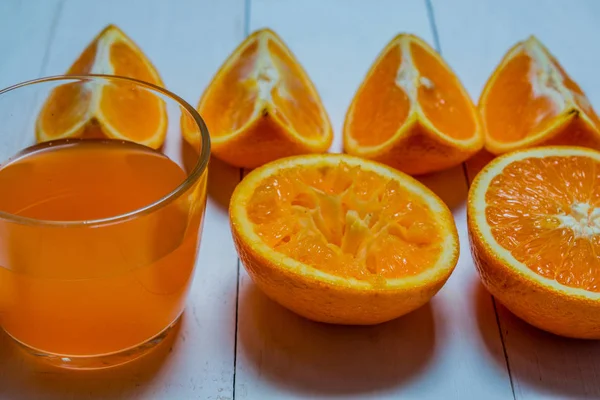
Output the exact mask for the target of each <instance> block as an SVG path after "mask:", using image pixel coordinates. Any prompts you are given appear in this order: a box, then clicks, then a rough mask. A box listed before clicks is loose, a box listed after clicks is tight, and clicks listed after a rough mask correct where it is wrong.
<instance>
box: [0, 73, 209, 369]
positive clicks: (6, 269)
mask: <svg viewBox="0 0 600 400" xmlns="http://www.w3.org/2000/svg"><path fill="white" fill-rule="evenodd" d="M107 89H108V90H112V91H113V94H115V93H117V94H118V96H117V97H116V99H117V100H118V101H116V103H119V102H120V101H121V100H123V101H126V102H129V103H122V104H121V103H119V104H116V105H115V106H120V107H122V106H123V104H129V106H128V107H130V109H127V111H126V113H131V115H132V118H133V117H134V116H135V117H136V118H139V116H140V115H142V116H145V115H149V114H144V113H145V112H148V113H151V112H155V111H153V110H145V109H144V107H145V106H144V104H147V103H148V102H147V101H146V102H144V101H141V100H140V102H139V104H137V103H136V99H145V100H148V99H149V98H152V99H156V101H154V102H150V103H153V104H154V105H155V106H156V104H160V105H161V106H162V110H163V111H164V112H165V114H164V115H165V116H166V120H163V121H165V122H166V137H165V138H164V142H163V143H162V145H161V146H160V147H159V148H158V149H151V148H149V147H146V146H143V145H140V144H135V143H133V142H131V141H128V140H124V139H123V138H118V139H116V138H114V135H112V136H111V135H106V134H103V132H105V131H104V130H103V129H102V128H103V126H102V121H100V120H99V118H97V117H96V113H95V111H94V107H97V105H95V103H94V101H88V100H89V99H94V98H95V97H94V96H96V94H97V93H99V91H101V90H107ZM60 91H68V92H71V93H72V92H73V91H75V92H77V93H85V94H86V96H87V97H86V98H87V100H85V99H84V98H82V100H81V104H80V105H78V107H79V106H80V108H81V109H82V110H83V111H82V112H81V115H82V116H85V118H88V119H89V121H88V122H86V123H85V124H83V125H82V128H81V129H79V130H78V131H77V132H75V133H73V132H71V133H69V134H68V135H67V136H68V138H62V139H58V140H50V141H48V140H45V139H44V138H43V137H40V135H39V132H38V131H37V130H38V129H39V126H38V125H39V117H40V115H41V114H40V112H41V110H42V109H45V108H44V107H49V108H47V109H50V110H56V115H55V114H54V112H51V113H50V116H49V117H47V119H48V118H49V119H48V120H51V119H52V118H55V119H56V120H55V121H52V122H51V124H52V125H53V126H58V127H60V126H61V124H62V122H61V118H63V117H61V112H62V111H61V110H62V109H63V108H64V107H66V105H65V104H63V103H61V100H60V97H57V96H53V94H55V93H58V92H60ZM84 100H85V101H84ZM53 102H54V103H53ZM71 106H72V104H71ZM109 106H110V105H109ZM82 118H83V117H82ZM144 120H147V118H146V117H144V118H143V119H142V120H141V121H139V123H143V122H144ZM0 121H1V125H0V199H4V201H3V200H0V325H1V326H2V328H3V329H4V331H5V332H6V333H7V334H8V335H9V336H10V337H11V338H12V339H14V341H15V342H16V343H18V344H19V345H20V346H21V347H22V348H23V349H25V350H26V351H27V352H29V353H31V354H33V355H34V356H37V357H41V358H43V359H44V360H45V361H46V362H49V363H51V364H53V365H56V366H60V367H64V368H72V369H97V368H105V367H110V366H114V365H118V364H122V363H125V362H128V361H131V360H133V359H135V358H137V357H139V356H141V355H143V354H145V353H146V352H148V351H149V350H151V349H152V348H153V347H154V346H156V345H157V344H158V343H160V342H161V341H162V340H163V339H164V338H165V337H166V335H167V334H168V332H169V330H170V329H171V328H172V327H173V326H174V325H175V323H176V322H177V321H178V319H179V318H180V316H181V314H182V312H183V310H184V306H185V302H186V297H187V294H188V291H189V289H190V284H191V282H192V277H193V274H194V268H195V263H196V257H197V251H198V247H199V241H200V236H201V232H202V224H203V214H204V209H205V204H206V182H207V166H208V160H209V154H210V140H209V135H208V131H207V129H206V126H205V124H204V122H203V121H202V118H201V117H200V115H198V113H197V112H196V110H195V109H194V108H193V107H192V106H190V105H189V104H187V103H186V102H185V101H184V100H182V99H181V98H179V97H178V96H176V95H174V94H173V93H170V92H169V91H167V90H165V89H162V88H160V87H157V86H154V85H151V84H148V83H144V82H141V81H137V80H134V79H129V78H122V77H115V76H103V75H89V76H58V77H49V78H43V79H39V80H34V81H29V82H24V83H21V84H18V85H15V86H12V87H9V88H7V89H4V90H0ZM125 122H127V121H125ZM129 122H130V123H131V122H132V121H129ZM136 123H138V122H136ZM62 125H64V124H62ZM134 126H135V125H134ZM182 128H185V129H186V130H187V133H188V134H187V136H186V137H195V138H197V140H192V141H191V142H193V143H194V144H189V143H188V142H187V141H185V140H184V139H183V136H182ZM57 129H58V128H57ZM54 134H55V136H56V137H60V136H61V134H60V132H58V133H57V132H54ZM111 137H112V138H111ZM59 152H60V153H59ZM21 178H22V179H21ZM109 178H110V179H109ZM159 183H160V184H159ZM61 185H62V186H61ZM161 185H162V186H161ZM169 185H171V186H169ZM165 188H167V189H165ZM161 190H163V192H164V193H163V192H161ZM152 196H154V197H152ZM67 200H68V201H67ZM136 202H137V203H136ZM111 207H112V208H111ZM127 207H129V208H127ZM113 209H120V210H122V211H120V212H118V213H114V215H113V214H111V211H110V210H113Z"/></svg>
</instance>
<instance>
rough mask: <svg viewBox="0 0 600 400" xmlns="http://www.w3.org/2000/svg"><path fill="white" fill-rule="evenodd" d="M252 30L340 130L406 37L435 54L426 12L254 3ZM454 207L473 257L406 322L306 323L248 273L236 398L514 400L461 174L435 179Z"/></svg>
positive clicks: (413, 6)
mask: <svg viewBox="0 0 600 400" xmlns="http://www.w3.org/2000/svg"><path fill="white" fill-rule="evenodd" d="M250 27H251V29H252V30H254V29H258V28H261V27H271V28H272V29H274V30H275V31H276V32H278V33H279V34H280V35H281V36H282V38H283V39H284V41H286V43H287V44H288V45H289V46H290V47H291V49H292V51H293V52H294V53H295V54H296V55H297V57H298V59H299V60H300V61H301V62H302V64H303V65H304V67H305V68H306V70H307V72H308V74H309V75H310V76H311V77H312V79H313V81H314V82H315V85H316V86H317V89H318V90H319V92H320V94H321V96H322V98H323V101H324V104H325V107H326V108H327V110H328V112H329V115H330V117H331V120H332V123H333V125H334V129H335V131H336V140H335V143H334V145H333V147H332V149H331V150H332V151H334V152H338V151H340V150H341V137H340V135H341V133H340V132H341V126H342V123H343V119H344V115H345V112H346V109H347V107H348V105H349V104H350V101H351V99H352V96H353V94H354V91H355V90H356V89H357V87H358V85H359V83H360V81H361V80H362V79H363V77H364V75H365V74H366V72H367V70H368V68H369V66H370V64H371V63H372V62H373V60H374V59H375V57H376V55H377V54H378V53H379V52H380V51H381V49H383V47H384V46H385V44H386V43H387V42H388V41H389V40H390V39H391V38H392V37H393V36H394V35H395V34H397V33H399V31H400V30H403V31H408V32H413V33H416V34H417V35H419V36H421V37H423V38H424V39H425V40H427V41H428V42H430V43H433V35H432V31H431V29H430V21H429V20H428V17H427V12H426V7H425V3H424V2H422V1H416V0H415V1H403V2H398V1H393V0H386V1H383V0H382V1H377V2H362V1H358V0H352V1H344V2H343V6H340V3H336V2H333V1H330V2H323V1H319V0H309V1H303V2H294V1H292V0H286V1H283V0H279V1H273V0H252V7H251V19H250ZM424 180H425V181H426V183H427V184H429V185H430V186H431V187H432V188H433V189H434V190H436V191H437V192H438V193H439V194H440V195H441V196H442V197H443V198H444V199H445V200H446V201H447V202H448V203H449V204H450V206H451V207H452V209H453V210H454V215H455V218H456V221H457V225H458V227H459V230H460V232H461V236H460V240H461V243H462V246H463V249H462V252H461V258H460V261H459V265H458V266H457V269H456V271H455V273H454V274H453V276H452V277H451V278H450V280H449V281H448V283H447V284H446V285H445V286H444V288H443V289H442V290H441V291H440V293H439V294H438V295H437V296H436V297H435V298H434V299H433V301H432V302H431V303H430V304H429V305H427V306H424V307H422V308H421V309H419V310H417V311H415V312H414V313H412V314H410V315H407V316H405V317H403V318H400V319H398V320H396V321H393V322H390V323H387V324H382V325H380V326H374V327H340V326H329V325H324V324H317V323H312V322H310V321H307V320H305V319H303V318H300V317H298V316H296V315H294V314H292V313H291V312H288V311H287V310H285V309H283V308H281V307H279V306H278V305H276V304H274V303H273V302H271V301H270V300H268V299H267V298H266V297H265V296H264V295H262V293H260V292H259V291H258V289H256V288H255V286H254V285H253V284H252V282H251V280H250V278H249V277H248V275H247V274H246V273H245V272H244V271H242V273H241V282H240V299H239V313H238V315H239V323H238V338H237V362H236V365H237V368H236V385H235V389H236V397H237V398H240V399H255V398H259V399H270V398H274V399H275V398H276V399H281V398H306V397H311V398H322V397H327V396H332V397H333V396H339V397H343V398H350V397H360V398H368V397H373V398H398V397H408V398H432V399H438V398H486V399H489V398H507V397H512V395H511V389H510V383H509V380H508V375H507V373H506V369H505V366H504V365H503V364H502V363H500V362H497V361H496V359H499V360H500V359H503V351H502V347H501V343H500V340H499V335H498V330H497V327H496V325H495V316H494V312H493V309H492V305H491V301H490V298H489V297H486V296H481V293H480V292H479V291H478V286H477V278H476V276H475V271H474V270H473V268H472V265H471V259H470V256H469V254H468V250H467V246H466V243H467V238H466V229H465V212H464V200H465V196H466V183H465V180H464V176H463V173H462V169H461V168H460V167H459V168H454V169H452V170H449V171H444V172H443V173H440V174H435V175H433V176H429V177H427V178H425V179H424Z"/></svg>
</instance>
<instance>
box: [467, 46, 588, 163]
mask: <svg viewBox="0 0 600 400" xmlns="http://www.w3.org/2000/svg"><path fill="white" fill-rule="evenodd" d="M479 110H480V113H481V115H482V119H483V125H484V131H485V136H486V138H485V141H486V143H485V147H486V149H487V150H488V151H489V152H491V153H493V154H502V153H506V152H509V151H513V150H516V149H521V148H525V147H532V146H540V145H549V144H553V145H579V146H587V147H593V148H596V149H600V131H599V130H598V127H599V125H600V121H599V120H598V116H597V115H596V113H595V112H594V110H593V109H592V106H591V105H590V102H589V101H588V99H587V97H586V96H585V94H584V93H583V91H582V90H581V88H580V87H579V86H578V85H577V83H575V82H574V81H573V80H572V79H571V78H570V77H569V75H567V73H566V72H565V70H564V69H563V67H562V66H561V65H560V64H559V63H558V61H557V60H556V58H554V56H552V54H550V52H549V51H548V49H546V47H544V45H542V43H540V41H539V40H537V39H536V38H535V37H534V36H531V37H530V38H529V39H527V40H525V41H523V42H519V43H517V44H516V45H515V46H514V47H513V48H511V49H510V50H509V51H508V53H507V54H506V55H505V56H504V58H503V59H502V61H501V62H500V65H498V67H497V68H496V70H495V71H494V73H493V74H492V76H491V77H490V78H489V80H488V82H487V83H486V85H485V88H484V89H483V92H482V94H481V98H480V100H479Z"/></svg>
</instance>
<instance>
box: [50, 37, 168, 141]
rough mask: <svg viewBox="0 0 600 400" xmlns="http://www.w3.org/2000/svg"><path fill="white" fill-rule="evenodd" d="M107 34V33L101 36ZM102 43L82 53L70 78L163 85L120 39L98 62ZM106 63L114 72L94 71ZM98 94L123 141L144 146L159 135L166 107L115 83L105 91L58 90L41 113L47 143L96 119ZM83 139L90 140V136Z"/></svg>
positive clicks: (75, 86) (68, 87)
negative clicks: (100, 76)
mask: <svg viewBox="0 0 600 400" xmlns="http://www.w3.org/2000/svg"><path fill="white" fill-rule="evenodd" d="M106 32H108V30H106V31H105V32H103V33H102V34H101V35H104V34H105V33H106ZM99 41H100V37H99V38H97V39H96V40H94V42H93V43H91V44H90V45H89V46H88V47H87V48H86V49H85V50H84V51H83V53H82V54H81V55H80V56H79V58H78V59H77V60H76V61H75V63H74V64H73V65H72V66H71V68H69V71H68V74H88V73H91V72H96V73H110V74H112V75H117V76H125V77H130V78H135V79H139V80H142V81H145V82H149V83H153V84H157V85H161V82H160V81H159V80H158V79H157V77H156V75H155V74H154V73H153V71H152V70H151V69H150V67H149V65H148V64H147V63H146V62H145V61H144V59H143V55H141V54H140V53H139V52H138V51H136V50H135V49H133V48H132V47H131V46H130V45H128V44H127V43H125V42H123V41H121V40H119V39H117V40H115V41H112V42H111V43H109V44H108V45H109V46H110V49H109V60H99V59H97V55H98V43H99ZM106 62H110V64H111V65H112V68H113V70H112V71H110V72H109V71H105V70H104V69H105V66H102V67H100V69H98V70H94V66H95V65H96V64H98V63H100V64H103V63H106ZM97 90H101V91H102V95H101V97H100V102H99V109H100V110H101V112H102V114H103V115H104V117H105V118H106V119H107V120H108V121H109V123H110V125H111V126H112V127H113V128H114V129H115V130H117V131H118V132H119V133H120V134H121V136H122V137H124V138H127V139H129V140H131V141H134V142H144V141H145V140H148V139H152V137H154V136H155V135H156V134H157V130H158V128H159V127H160V125H161V120H162V118H164V115H163V114H164V107H165V104H164V100H162V99H159V98H158V97H157V96H156V95H153V94H152V93H150V92H146V91H144V90H143V89H140V88H138V87H135V86H134V85H131V84H128V83H120V84H118V83H116V82H115V83H111V84H109V85H106V86H104V87H99V86H95V87H90V86H89V85H87V84H81V83H74V84H72V85H63V86H60V87H58V88H56V89H55V90H54V91H53V92H52V94H51V96H50V97H49V100H48V101H47V103H46V105H45V106H44V108H43V109H42V112H41V114H40V118H41V127H42V129H43V131H44V134H45V139H46V140H48V139H52V138H58V137H62V136H63V135H64V134H65V133H66V132H68V131H69V130H70V129H71V128H72V127H73V126H75V124H77V123H78V122H80V121H82V120H83V119H85V118H90V117H94V116H96V115H94V114H93V111H94V110H90V106H91V98H92V94H93V91H97ZM90 111H91V112H92V113H90ZM90 131H91V130H90ZM84 135H85V136H86V137H87V132H86V133H85V134H84Z"/></svg>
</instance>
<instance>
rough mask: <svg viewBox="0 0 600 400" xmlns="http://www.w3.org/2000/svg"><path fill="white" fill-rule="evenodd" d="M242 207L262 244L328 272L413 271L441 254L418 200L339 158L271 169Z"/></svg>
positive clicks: (371, 276)
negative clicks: (333, 161)
mask: <svg viewBox="0 0 600 400" xmlns="http://www.w3.org/2000/svg"><path fill="white" fill-rule="evenodd" d="M247 212H248V215H249V219H250V221H251V222H252V223H253V224H254V229H255V232H256V233H257V234H258V235H259V236H260V237H261V238H262V240H263V241H264V242H265V243H266V244H267V245H268V246H270V247H271V248H273V249H274V250H276V251H278V252H281V253H283V254H285V255H287V256H289V257H291V258H293V259H295V260H297V261H300V262H302V263H304V264H308V265H311V266H313V267H315V268H317V269H319V270H321V271H324V272H328V273H331V274H333V275H336V276H342V277H353V278H357V279H361V280H372V281H374V282H377V281H378V280H381V279H386V278H401V277H406V276H412V275H417V274H419V273H420V272H422V271H424V270H426V269H428V268H429V267H432V266H433V265H434V264H435V262H436V260H437V259H438V257H439V255H440V252H441V246H440V242H441V227H440V226H439V225H438V224H437V223H436V222H435V216H434V215H433V214H432V212H431V211H430V209H429V208H428V207H427V206H426V205H425V204H423V202H422V201H421V200H420V199H419V198H417V197H416V196H415V195H413V194H411V193H409V192H408V191H407V190H406V189H404V188H403V187H402V186H401V184H400V183H399V182H397V181H395V180H391V179H389V178H387V177H383V176H381V175H378V174H376V173H374V172H370V171H364V170H362V169H361V168H360V167H351V166H349V165H347V164H344V163H341V164H339V165H336V166H319V167H317V166H307V167H303V168H302V169H299V168H297V169H285V170H281V171H279V172H278V173H277V174H276V175H273V176H270V177H268V178H266V179H265V180H264V181H263V182H261V184H260V185H259V186H258V187H257V188H256V190H255V192H254V193H253V195H252V197H251V198H250V201H249V202H248V206H247Z"/></svg>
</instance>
